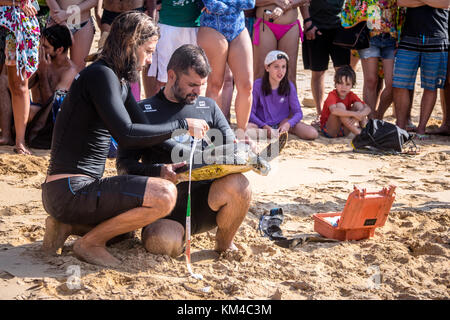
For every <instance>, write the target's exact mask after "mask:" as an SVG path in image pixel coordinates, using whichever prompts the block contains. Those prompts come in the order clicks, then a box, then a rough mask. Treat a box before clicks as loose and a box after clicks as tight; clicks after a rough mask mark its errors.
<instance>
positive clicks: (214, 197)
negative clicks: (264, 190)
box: [142, 174, 251, 257]
mask: <svg viewBox="0 0 450 320" xmlns="http://www.w3.org/2000/svg"><path fill="white" fill-rule="evenodd" d="M250 199H251V190H250V185H249V183H248V180H247V179H246V178H245V177H244V176H243V175H241V174H233V175H229V176H226V177H223V178H220V179H218V180H216V181H214V182H213V184H212V185H211V188H210V191H209V194H208V205H209V207H210V208H211V209H212V210H214V211H218V214H217V218H216V221H217V225H218V230H217V234H216V250H217V251H225V250H227V249H230V248H232V247H233V244H232V243H233V238H234V235H235V234H236V232H237V229H238V228H239V226H240V225H241V223H242V221H243V219H244V218H245V215H246V214H247V212H248V208H249V205H250ZM184 232H185V231H184V228H183V226H182V225H181V224H180V223H178V222H176V221H173V220H169V219H160V220H158V221H155V222H153V223H152V224H150V225H148V226H146V227H145V228H144V229H143V230H142V242H143V244H144V247H145V249H146V250H147V251H149V252H150V253H153V254H167V255H170V256H172V257H176V256H179V255H180V254H181V253H182V251H183V245H184V241H183V237H184Z"/></svg>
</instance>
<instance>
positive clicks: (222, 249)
mask: <svg viewBox="0 0 450 320" xmlns="http://www.w3.org/2000/svg"><path fill="white" fill-rule="evenodd" d="M214 250H215V251H217V252H219V253H221V252H225V251H238V250H239V249H238V247H236V245H235V244H234V242H231V244H230V245H229V246H223V245H219V243H218V242H217V241H216V248H215V249H214Z"/></svg>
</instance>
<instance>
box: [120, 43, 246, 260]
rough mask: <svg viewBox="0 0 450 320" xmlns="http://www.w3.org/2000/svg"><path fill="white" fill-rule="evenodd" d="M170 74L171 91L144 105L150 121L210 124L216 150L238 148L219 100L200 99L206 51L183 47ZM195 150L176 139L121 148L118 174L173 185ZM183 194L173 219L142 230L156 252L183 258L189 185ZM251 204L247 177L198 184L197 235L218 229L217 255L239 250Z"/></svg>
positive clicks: (194, 192)
mask: <svg viewBox="0 0 450 320" xmlns="http://www.w3.org/2000/svg"><path fill="white" fill-rule="evenodd" d="M167 72H168V81H167V84H166V86H165V87H164V88H162V89H161V90H160V91H159V93H158V94H156V95H155V96H154V97H152V98H149V99H145V100H143V101H141V102H140V103H139V105H140V106H141V108H142V110H143V112H144V113H145V115H146V116H147V118H148V121H149V122H150V123H154V124H157V123H160V122H164V121H169V120H170V121H175V120H177V119H183V118H186V117H192V118H194V117H195V118H200V119H204V120H205V121H206V122H207V123H208V125H209V127H210V128H211V129H215V130H210V132H208V135H211V131H215V134H214V136H213V138H212V139H211V140H214V144H215V145H220V144H222V143H233V142H234V140H235V136H234V134H233V131H232V130H231V128H230V126H229V124H228V122H227V120H226V118H225V116H224V115H223V113H222V112H221V110H220V109H219V107H218V106H217V104H216V103H215V102H214V100H212V99H210V98H206V97H198V95H199V93H200V87H201V85H203V84H204V83H205V81H206V79H207V76H208V74H209V72H210V66H209V64H208V60H207V58H206V55H205V53H204V51H203V50H202V49H201V48H200V47H198V46H194V45H183V46H181V47H180V48H178V49H177V50H175V52H174V53H173V55H172V57H171V58H170V61H169V64H168V66H167ZM180 138H181V139H180ZM183 138H189V137H188V136H185V137H183V136H178V137H177V139H176V140H178V141H180V140H182V139H183ZM214 138H215V139H214ZM186 145H187V147H186ZM189 145H190V144H189V143H187V144H186V143H184V144H181V143H177V142H175V141H174V139H170V140H168V141H166V142H165V143H164V144H161V145H156V146H153V147H152V148H150V149H141V150H130V149H129V150H127V149H125V148H122V147H119V153H118V157H117V170H118V172H119V174H138V175H148V176H160V177H162V178H165V179H169V180H172V181H173V180H174V178H175V172H174V171H175V170H176V169H177V168H178V167H180V166H181V165H183V163H180V162H179V161H180V158H181V159H187V158H188V156H189V153H190V147H189ZM206 147H207V144H206V142H203V144H202V149H204V148H206ZM177 157H180V158H178V159H177ZM140 160H142V162H140ZM173 162H175V164H173ZM194 163H195V161H194ZM177 190H178V197H177V201H176V204H175V208H174V209H173V211H172V212H171V213H170V215H169V216H167V217H165V218H164V219H159V220H157V221H155V222H153V223H151V224H149V225H148V226H146V227H145V228H144V229H143V230H142V241H143V244H144V246H145V248H146V249H147V250H148V251H149V252H151V253H154V254H167V255H171V256H177V255H179V254H181V253H182V251H183V237H184V235H185V222H186V209H187V193H188V182H184V183H180V184H178V185H177ZM250 200H251V189H250V185H249V181H248V180H247V178H246V177H245V176H244V175H242V174H232V175H228V176H225V177H223V178H220V179H217V180H214V181H213V180H208V181H198V182H193V183H192V184H191V210H192V216H191V225H192V228H191V230H192V233H193V234H196V233H202V232H206V231H208V230H211V229H213V228H215V227H218V229H217V233H216V251H218V252H222V251H225V250H228V249H235V246H234V244H233V238H234V236H235V234H236V232H237V230H238V228H239V226H240V225H241V223H242V221H243V220H244V218H245V215H246V214H247V212H248V208H249V205H250Z"/></svg>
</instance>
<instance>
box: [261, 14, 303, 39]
mask: <svg viewBox="0 0 450 320" xmlns="http://www.w3.org/2000/svg"><path fill="white" fill-rule="evenodd" d="M261 22H263V23H264V24H265V25H267V26H268V27H269V29H270V30H272V32H273V34H274V35H275V38H276V39H277V41H279V40H280V39H281V38H283V36H284V35H285V34H286V32H288V31H289V30H290V29H291V28H292V27H293V26H295V25H296V24H297V25H298V30H299V37H300V39H301V40H302V42H303V29H302V27H301V25H300V21H299V20H296V21H295V22H293V23H291V24H276V23H273V22H269V21H265V20H263V19H262V18H258V19H257V20H256V22H255V24H254V25H253V27H254V31H253V32H254V33H255V37H254V38H253V44H254V45H255V46H258V45H259V25H260V23H261Z"/></svg>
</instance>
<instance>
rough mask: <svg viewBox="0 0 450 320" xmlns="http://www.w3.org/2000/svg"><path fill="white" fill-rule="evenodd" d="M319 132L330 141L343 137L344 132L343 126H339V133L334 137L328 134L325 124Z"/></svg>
mask: <svg viewBox="0 0 450 320" xmlns="http://www.w3.org/2000/svg"><path fill="white" fill-rule="evenodd" d="M320 131H322V133H323V135H324V136H325V137H327V138H330V139H333V138H342V137H345V131H344V127H343V126H341V128H340V129H339V132H338V133H337V135H336V136H334V137H333V136H332V135H330V134H329V133H328V130H327V125H326V124H325V125H324V126H323V127H321V128H320Z"/></svg>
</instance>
